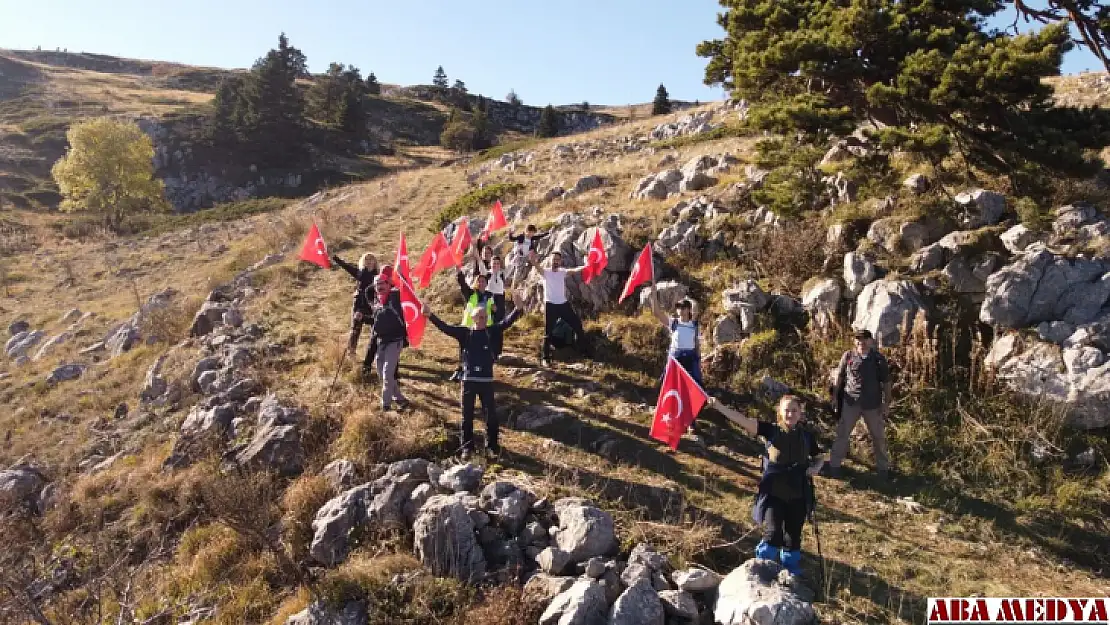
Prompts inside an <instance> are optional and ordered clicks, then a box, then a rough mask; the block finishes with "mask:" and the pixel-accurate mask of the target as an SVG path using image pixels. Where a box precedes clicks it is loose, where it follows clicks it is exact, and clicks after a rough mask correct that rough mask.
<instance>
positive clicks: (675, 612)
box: [659, 590, 698, 622]
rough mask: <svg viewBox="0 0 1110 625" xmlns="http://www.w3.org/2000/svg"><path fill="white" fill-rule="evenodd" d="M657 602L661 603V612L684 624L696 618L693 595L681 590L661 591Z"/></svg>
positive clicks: (695, 601) (696, 605)
mask: <svg viewBox="0 0 1110 625" xmlns="http://www.w3.org/2000/svg"><path fill="white" fill-rule="evenodd" d="M659 600H660V601H662V602H663V610H664V611H665V612H666V613H667V614H668V615H669V616H673V617H675V618H678V619H683V620H684V621H685V622H689V621H694V620H696V619H697V618H698V602H697V600H696V599H694V595H691V594H690V593H688V592H684V591H682V590H661V591H659Z"/></svg>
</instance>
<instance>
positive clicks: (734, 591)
mask: <svg viewBox="0 0 1110 625" xmlns="http://www.w3.org/2000/svg"><path fill="white" fill-rule="evenodd" d="M718 593H719V594H718V597H717V603H716V606H715V607H714V609H713V616H714V619H715V622H716V623H718V624H720V625H810V624H811V623H814V622H815V620H816V614H815V613H814V611H813V606H812V604H811V603H810V602H811V601H812V593H811V592H810V591H809V590H808V589H806V588H805V587H804V586H802V585H801V584H800V583H799V582H798V581H797V580H796V579H795V578H794V577H793V576H791V575H790V574H789V573H788V572H786V571H785V569H783V568H782V567H781V566H779V565H778V563H776V562H772V561H769V560H748V561H747V562H745V563H744V564H743V565H742V566H741V567H740V568H738V569H736V570H735V571H733V572H731V573H729V574H728V575H727V576H726V577H725V578H724V580H722V581H721V585H720V588H719V589H718Z"/></svg>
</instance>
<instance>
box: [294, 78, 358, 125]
mask: <svg viewBox="0 0 1110 625" xmlns="http://www.w3.org/2000/svg"><path fill="white" fill-rule="evenodd" d="M346 71H347V69H346V68H345V67H344V66H343V64H342V63H332V64H331V65H329V66H328V71H327V72H325V73H324V74H323V75H322V76H319V77H318V78H317V79H316V80H315V81H314V82H313V83H312V86H311V87H310V88H309V90H308V95H307V97H306V99H307V100H308V106H307V113H308V115H309V116H310V117H312V118H313V119H316V120H319V121H321V122H324V123H326V124H332V123H338V120H339V109H340V106H341V104H342V103H343V98H344V95H345V93H346V91H347V81H346V79H345V78H344V73H345V72H346ZM356 71H357V70H356Z"/></svg>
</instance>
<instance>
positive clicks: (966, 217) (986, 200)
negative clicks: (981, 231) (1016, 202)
mask: <svg viewBox="0 0 1110 625" xmlns="http://www.w3.org/2000/svg"><path fill="white" fill-rule="evenodd" d="M955 200H956V203H957V204H959V205H960V206H962V207H963V210H964V213H963V216H962V221H963V224H964V227H966V228H981V227H983V226H993V225H994V224H996V223H998V222H999V220H1001V219H1002V215H1004V214H1005V213H1006V196H1004V195H1002V194H1001V193H996V192H994V191H987V190H984V189H971V190H968V191H964V192H963V193H960V194H957V195H956V197H955Z"/></svg>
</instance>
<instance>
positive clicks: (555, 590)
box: [524, 573, 575, 603]
mask: <svg viewBox="0 0 1110 625" xmlns="http://www.w3.org/2000/svg"><path fill="white" fill-rule="evenodd" d="M574 582H575V579H574V578H573V577H559V576H555V575H548V574H547V573H536V574H535V575H533V576H532V577H530V578H528V581H527V582H526V583H525V584H524V598H525V600H527V601H528V602H529V603H551V601H552V600H553V599H554V598H555V597H557V596H559V595H560V594H562V593H563V592H565V591H566V590H567V589H569V588H570V587H571V586H573V585H574Z"/></svg>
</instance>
